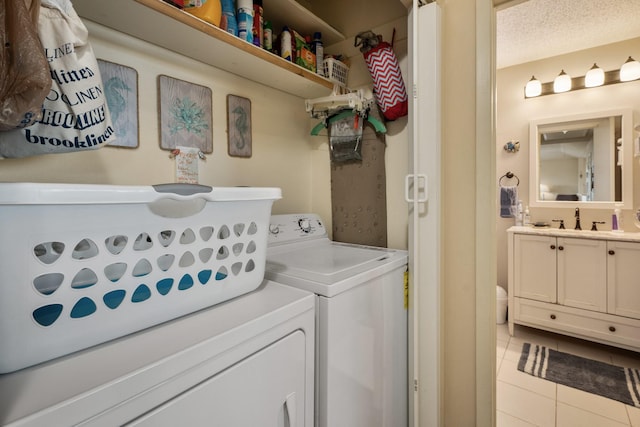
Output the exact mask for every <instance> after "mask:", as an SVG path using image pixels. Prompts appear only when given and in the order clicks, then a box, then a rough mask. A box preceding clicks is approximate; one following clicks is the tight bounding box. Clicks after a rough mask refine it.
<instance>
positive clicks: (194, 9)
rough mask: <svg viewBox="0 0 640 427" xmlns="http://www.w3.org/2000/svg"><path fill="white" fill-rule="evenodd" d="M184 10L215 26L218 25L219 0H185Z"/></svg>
mask: <svg viewBox="0 0 640 427" xmlns="http://www.w3.org/2000/svg"><path fill="white" fill-rule="evenodd" d="M184 10H185V11H187V12H189V13H190V14H192V15H194V16H197V17H198V18H200V19H202V20H203V21H207V22H208V23H210V24H213V25H215V26H216V27H219V26H220V18H221V15H222V6H221V4H220V0H191V1H186V2H185V3H184Z"/></svg>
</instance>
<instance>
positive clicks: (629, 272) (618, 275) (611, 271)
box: [607, 241, 640, 319]
mask: <svg viewBox="0 0 640 427" xmlns="http://www.w3.org/2000/svg"><path fill="white" fill-rule="evenodd" d="M639 266H640V243H635V242H615V241H610V242H607V272H608V285H609V287H608V298H607V305H608V311H609V313H611V314H616V315H618V316H625V317H631V318H634V319H640V272H639V271H640V270H639Z"/></svg>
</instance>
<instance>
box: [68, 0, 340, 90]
mask: <svg viewBox="0 0 640 427" xmlns="http://www.w3.org/2000/svg"><path fill="white" fill-rule="evenodd" d="M265 3H266V4H265V7H267V5H268V7H269V8H271V10H278V11H281V10H282V11H286V13H289V14H291V13H293V14H294V16H295V21H294V17H293V16H291V17H289V15H283V16H286V18H285V19H291V20H292V21H293V22H292V23H291V24H290V25H292V26H294V28H296V25H297V28H299V29H300V30H299V31H305V32H307V31H309V29H313V31H321V32H322V34H323V39H324V38H325V34H326V36H327V37H328V40H330V41H333V40H340V38H341V39H344V36H342V35H341V34H340V33H338V32H337V31H336V30H335V29H333V28H332V27H331V26H329V25H328V24H327V23H325V22H324V21H322V20H321V19H319V18H317V17H315V16H314V15H313V14H311V13H310V12H309V11H307V10H306V9H304V8H303V7H302V6H300V5H299V4H298V3H296V2H295V1H294V0H268V3H267V2H266V1H265ZM73 6H74V9H75V10H76V12H77V13H78V15H79V16H81V17H83V18H85V19H89V20H91V21H94V22H97V23H99V24H102V25H105V26H107V27H109V28H112V29H114V30H117V31H120V32H122V33H125V34H129V35H131V36H133V37H136V38H139V39H141V40H145V41H147V42H149V43H153V44H155V45H158V46H161V47H163V48H166V49H169V50H171V51H173V52H177V53H179V54H182V55H185V56H187V57H189V58H193V59H195V60H198V61H201V62H204V63H206V64H209V65H212V66H214V67H216V68H220V69H222V70H225V71H228V72H230V73H233V74H236V75H239V76H241V77H244V78H247V79H249V80H253V81H255V82H258V83H261V84H264V85H266V86H269V87H272V88H275V89H279V90H282V91H284V92H287V93H290V94H292V95H295V96H299V97H301V98H316V97H320V96H326V95H327V94H328V93H329V92H330V91H331V90H332V89H333V83H332V82H331V81H330V80H328V79H325V78H324V77H321V76H318V75H317V74H316V73H313V72H311V71H309V70H306V69H304V68H302V67H300V66H298V65H296V64H293V63H291V62H289V61H287V60H285V59H282V58H280V57H279V56H277V55H274V54H272V53H270V52H268V51H266V50H264V49H261V48H259V47H257V46H254V45H252V44H250V43H247V42H246V41H244V40H241V39H239V38H238V37H235V36H233V35H231V34H229V33H227V32H226V31H223V30H221V29H220V28H218V27H216V26H214V25H211V24H209V23H207V22H205V21H203V20H201V19H199V18H196V17H195V16H193V15H191V14H189V13H187V12H184V11H182V10H180V9H177V8H175V7H173V6H171V5H169V4H167V3H165V2H163V1H162V0H108V1H95V0H73Z"/></svg>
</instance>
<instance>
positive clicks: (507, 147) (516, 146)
mask: <svg viewBox="0 0 640 427" xmlns="http://www.w3.org/2000/svg"><path fill="white" fill-rule="evenodd" d="M503 148H504V151H506V152H507V153H517V152H518V151H520V141H509V142H507V143H506V144H504V147H503Z"/></svg>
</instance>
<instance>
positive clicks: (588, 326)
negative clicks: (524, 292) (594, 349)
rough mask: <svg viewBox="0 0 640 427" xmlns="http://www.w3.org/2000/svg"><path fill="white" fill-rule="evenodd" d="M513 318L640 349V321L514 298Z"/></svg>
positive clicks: (529, 323)
mask: <svg viewBox="0 0 640 427" xmlns="http://www.w3.org/2000/svg"><path fill="white" fill-rule="evenodd" d="M514 303H515V310H514V311H515V312H514V321H515V323H520V324H523V325H529V326H537V327H541V328H544V329H547V330H550V331H553V332H557V333H560V334H566V335H571V336H574V337H578V338H584V339H588V340H591V341H597V342H601V343H604V344H609V345H615V346H618V347H622V348H627V349H631V350H636V351H637V350H639V349H640V321H638V320H636V319H629V318H625V317H618V316H611V315H607V314H603V313H596V312H591V311H586V310H580V309H576V308H572V307H564V306H560V305H556V304H548V303H541V302H538V301H532V300H527V299H523V298H515V299H514Z"/></svg>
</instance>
